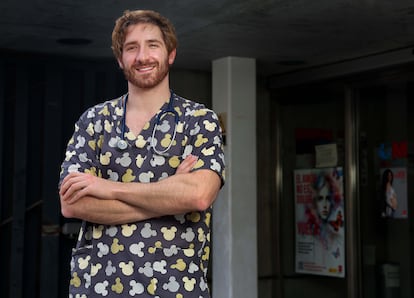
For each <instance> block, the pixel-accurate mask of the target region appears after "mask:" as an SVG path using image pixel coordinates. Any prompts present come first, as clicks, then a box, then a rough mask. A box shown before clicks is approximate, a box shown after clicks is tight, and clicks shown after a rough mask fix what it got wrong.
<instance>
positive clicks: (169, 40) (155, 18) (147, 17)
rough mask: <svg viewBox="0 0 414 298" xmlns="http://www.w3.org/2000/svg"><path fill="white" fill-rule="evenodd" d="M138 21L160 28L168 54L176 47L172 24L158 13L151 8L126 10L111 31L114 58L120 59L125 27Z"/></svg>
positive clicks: (175, 36)
mask: <svg viewBox="0 0 414 298" xmlns="http://www.w3.org/2000/svg"><path fill="white" fill-rule="evenodd" d="M139 23H148V24H153V25H155V26H157V27H158V28H160V30H161V33H162V36H163V39H164V43H165V45H166V47H167V51H168V54H170V53H171V52H172V51H173V50H174V49H176V48H177V43H178V42H177V35H176V32H175V28H174V26H173V24H172V23H171V22H170V20H168V19H167V18H166V17H164V16H162V15H161V14H160V13H158V12H156V11H152V10H134V11H129V10H126V11H125V12H124V14H123V15H122V16H121V17H119V18H118V19H117V20H116V22H115V27H114V30H113V31H112V47H111V48H112V51H113V53H114V55H115V58H116V59H120V57H121V55H122V48H123V44H124V42H125V37H126V32H127V28H128V26H130V25H136V24H139Z"/></svg>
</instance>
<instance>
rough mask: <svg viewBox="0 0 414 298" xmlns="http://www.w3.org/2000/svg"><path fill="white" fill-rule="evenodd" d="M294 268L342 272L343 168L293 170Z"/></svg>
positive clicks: (299, 270)
mask: <svg viewBox="0 0 414 298" xmlns="http://www.w3.org/2000/svg"><path fill="white" fill-rule="evenodd" d="M294 184H295V206H296V210H295V212H296V261H295V264H296V272H298V273H307V274H317V275H326V276H335V277H344V276H345V255H344V252H345V233H344V220H345V217H344V196H343V170H342V168H341V167H333V168H324V169H302V170H295V171H294Z"/></svg>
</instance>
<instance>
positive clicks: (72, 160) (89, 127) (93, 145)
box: [59, 108, 99, 187]
mask: <svg viewBox="0 0 414 298" xmlns="http://www.w3.org/2000/svg"><path fill="white" fill-rule="evenodd" d="M95 112H96V111H95V108H90V109H88V110H87V111H85V112H84V113H83V114H82V115H81V117H80V118H79V120H78V121H77V122H76V123H75V129H74V132H73V135H72V137H71V138H70V139H69V142H68V144H67V147H66V151H65V158H64V160H63V162H62V164H61V172H60V179H59V187H60V184H61V182H62V180H63V179H64V178H65V177H66V175H68V174H69V173H72V172H83V173H90V174H92V175H95V176H98V175H99V173H98V167H97V160H98V157H97V156H98V153H97V149H98V145H99V144H98V137H97V136H96V127H97V126H99V123H97V122H96V121H95ZM98 122H99V121H98Z"/></svg>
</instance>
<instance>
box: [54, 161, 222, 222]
mask: <svg viewBox="0 0 414 298" xmlns="http://www.w3.org/2000/svg"><path fill="white" fill-rule="evenodd" d="M196 162H197V158H196V157H194V156H188V157H187V158H186V159H185V160H184V161H183V162H182V163H181V165H180V166H179V167H178V169H177V172H176V174H175V175H173V176H170V177H168V178H166V179H163V180H161V181H158V182H154V183H139V182H131V183H123V182H115V181H111V180H107V179H103V178H99V177H96V176H93V175H90V174H85V173H71V174H69V175H67V176H66V177H65V178H64V179H63V181H62V184H61V187H60V191H59V195H60V203H61V212H62V215H63V216H65V217H68V218H78V219H82V220H87V221H90V222H94V223H100V224H124V223H129V222H135V221H141V220H145V219H149V218H153V217H159V216H163V215H175V214H182V213H186V212H191V211H202V210H205V209H207V208H208V207H209V206H211V204H212V203H213V202H214V200H215V198H216V196H217V193H218V191H219V189H220V185H221V181H220V178H219V176H218V175H217V174H216V173H215V172H213V171H211V170H205V169H203V170H197V171H193V172H191V169H192V168H193V166H194V165H195V163H196Z"/></svg>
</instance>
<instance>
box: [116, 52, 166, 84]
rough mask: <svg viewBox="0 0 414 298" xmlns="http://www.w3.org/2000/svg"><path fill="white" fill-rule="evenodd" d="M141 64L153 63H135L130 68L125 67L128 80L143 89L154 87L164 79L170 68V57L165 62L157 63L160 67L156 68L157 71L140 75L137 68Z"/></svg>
mask: <svg viewBox="0 0 414 298" xmlns="http://www.w3.org/2000/svg"><path fill="white" fill-rule="evenodd" d="M141 65H151V63H146V64H142V63H140V64H134V65H132V66H131V67H130V68H128V69H124V75H125V78H126V79H127V81H128V82H130V83H131V84H132V85H134V86H136V87H139V88H143V89H148V88H153V87H155V86H157V85H158V84H159V83H160V82H161V81H162V80H164V78H165V77H166V76H167V74H168V72H169V69H170V65H169V64H168V59H166V60H165V61H164V63H161V64H157V65H158V66H159V68H155V70H156V72H155V73H154V72H151V73H150V74H145V75H139V74H137V70H136V69H135V68H137V67H139V66H141Z"/></svg>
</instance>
